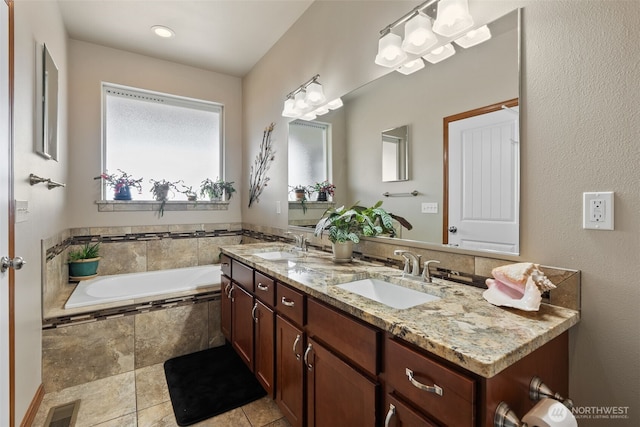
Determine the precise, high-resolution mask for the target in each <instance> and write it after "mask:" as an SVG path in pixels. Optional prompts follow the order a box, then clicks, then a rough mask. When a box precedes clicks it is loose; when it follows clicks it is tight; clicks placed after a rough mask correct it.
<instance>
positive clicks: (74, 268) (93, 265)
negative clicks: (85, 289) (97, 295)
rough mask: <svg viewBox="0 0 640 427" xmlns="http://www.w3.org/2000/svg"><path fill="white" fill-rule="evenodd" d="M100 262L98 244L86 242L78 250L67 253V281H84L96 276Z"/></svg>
mask: <svg viewBox="0 0 640 427" xmlns="http://www.w3.org/2000/svg"><path fill="white" fill-rule="evenodd" d="M99 262H100V242H97V243H94V244H91V242H86V243H85V244H84V245H82V247H81V248H79V249H74V250H72V251H69V258H68V263H69V280H72V281H78V280H85V279H89V278H91V277H94V276H97V274H98V264H99Z"/></svg>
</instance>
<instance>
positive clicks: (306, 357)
mask: <svg viewBox="0 0 640 427" xmlns="http://www.w3.org/2000/svg"><path fill="white" fill-rule="evenodd" d="M311 348H312V346H311V344H309V345H308V346H307V350H306V351H305V352H304V364H305V365H307V369H308V370H310V371H312V370H313V365H311V364H309V353H310V352H311Z"/></svg>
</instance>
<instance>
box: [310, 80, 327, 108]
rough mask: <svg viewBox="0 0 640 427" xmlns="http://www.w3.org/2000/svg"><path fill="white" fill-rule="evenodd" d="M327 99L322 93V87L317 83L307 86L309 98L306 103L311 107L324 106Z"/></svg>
mask: <svg viewBox="0 0 640 427" xmlns="http://www.w3.org/2000/svg"><path fill="white" fill-rule="evenodd" d="M326 100H327V98H325V96H324V92H323V91H322V85H321V84H320V83H317V82H313V83H311V84H309V86H307V96H306V98H305V102H306V103H307V104H309V105H312V106H316V105H321V104H323V103H324V102H325V101H326Z"/></svg>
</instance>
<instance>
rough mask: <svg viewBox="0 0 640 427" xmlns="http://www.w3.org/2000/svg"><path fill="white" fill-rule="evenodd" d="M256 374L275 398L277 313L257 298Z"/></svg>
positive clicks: (255, 310)
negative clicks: (275, 330)
mask: <svg viewBox="0 0 640 427" xmlns="http://www.w3.org/2000/svg"><path fill="white" fill-rule="evenodd" d="M253 318H254V327H253V343H254V373H255V374H256V377H257V378H258V381H259V382H260V384H262V387H264V389H265V390H266V391H267V393H268V394H269V395H270V396H272V397H273V392H274V390H275V389H274V370H275V360H274V342H275V334H274V327H275V320H276V318H275V313H274V312H273V309H272V308H269V307H267V306H266V305H265V304H264V303H263V302H261V301H259V300H258V299H257V298H256V300H255V302H254V309H253Z"/></svg>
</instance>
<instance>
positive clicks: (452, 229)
mask: <svg viewBox="0 0 640 427" xmlns="http://www.w3.org/2000/svg"><path fill="white" fill-rule="evenodd" d="M456 231H458V227H456V226H455V225H452V226H451V227H449V233H453V234H455V233H456Z"/></svg>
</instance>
